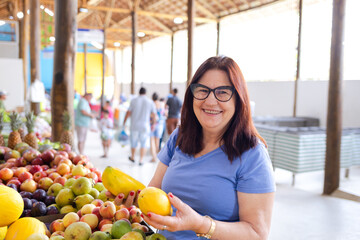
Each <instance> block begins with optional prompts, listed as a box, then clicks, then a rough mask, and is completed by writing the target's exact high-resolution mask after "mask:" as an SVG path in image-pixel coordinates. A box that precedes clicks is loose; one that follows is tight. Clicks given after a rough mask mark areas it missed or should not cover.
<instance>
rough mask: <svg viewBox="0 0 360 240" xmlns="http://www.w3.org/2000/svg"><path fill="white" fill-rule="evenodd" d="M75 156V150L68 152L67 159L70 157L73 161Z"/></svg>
mask: <svg viewBox="0 0 360 240" xmlns="http://www.w3.org/2000/svg"><path fill="white" fill-rule="evenodd" d="M76 156H77V154H76V152H69V159H70V160H71V161H73V160H74V157H76Z"/></svg>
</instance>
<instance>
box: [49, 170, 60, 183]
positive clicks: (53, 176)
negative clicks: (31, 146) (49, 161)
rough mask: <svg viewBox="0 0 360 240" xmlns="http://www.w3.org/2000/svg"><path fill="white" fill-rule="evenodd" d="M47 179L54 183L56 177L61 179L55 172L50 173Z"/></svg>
mask: <svg viewBox="0 0 360 240" xmlns="http://www.w3.org/2000/svg"><path fill="white" fill-rule="evenodd" d="M48 176H49V178H51V179H52V180H53V181H55V179H57V178H58V177H61V175H60V174H59V173H57V172H52V173H50V174H49V175H48Z"/></svg>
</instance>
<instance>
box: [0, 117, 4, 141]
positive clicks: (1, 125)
mask: <svg viewBox="0 0 360 240" xmlns="http://www.w3.org/2000/svg"><path fill="white" fill-rule="evenodd" d="M3 128H4V111H0V146H5V139H4V136H3V135H2V130H3Z"/></svg>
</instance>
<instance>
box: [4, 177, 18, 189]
mask: <svg viewBox="0 0 360 240" xmlns="http://www.w3.org/2000/svg"><path fill="white" fill-rule="evenodd" d="M9 184H15V186H16V187H17V189H19V187H20V185H21V182H20V181H19V180H17V179H11V180H9V181H8V182H7V183H6V185H9Z"/></svg>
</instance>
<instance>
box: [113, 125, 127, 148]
mask: <svg viewBox="0 0 360 240" xmlns="http://www.w3.org/2000/svg"><path fill="white" fill-rule="evenodd" d="M115 139H116V141H118V142H119V143H120V144H121V145H122V146H125V145H126V144H128V143H129V135H128V134H127V133H126V132H125V130H124V129H122V130H119V131H118V132H117V133H116V134H115Z"/></svg>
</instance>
